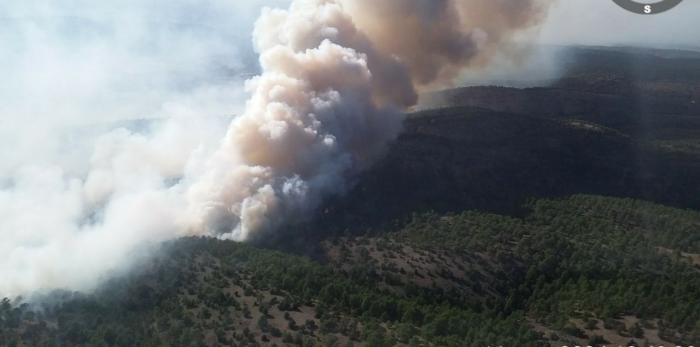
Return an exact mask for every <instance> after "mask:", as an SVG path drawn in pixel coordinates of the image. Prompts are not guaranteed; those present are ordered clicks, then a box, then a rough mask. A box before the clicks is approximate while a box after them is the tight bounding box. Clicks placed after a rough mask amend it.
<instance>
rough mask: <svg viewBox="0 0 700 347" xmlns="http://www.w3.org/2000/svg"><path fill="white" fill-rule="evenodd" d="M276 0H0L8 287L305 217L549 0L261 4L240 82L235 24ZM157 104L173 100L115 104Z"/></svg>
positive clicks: (81, 281)
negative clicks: (181, 240) (179, 242)
mask: <svg viewBox="0 0 700 347" xmlns="http://www.w3.org/2000/svg"><path fill="white" fill-rule="evenodd" d="M263 2H264V3H265V4H271V3H275V2H273V1H272V0H264V1H263V0H255V1H253V0H248V1H237V0H236V1H224V0H207V1H192V0H147V1H142V0H124V1H119V2H114V3H109V4H107V3H106V2H99V1H98V2H95V1H89V0H55V1H51V2H42V3H38V2H32V1H24V0H10V1H2V2H0V12H1V13H3V18H0V75H2V76H3V78H4V81H5V82H7V83H4V84H0V135H2V136H0V138H1V139H3V141H4V143H3V146H0V240H1V241H0V279H2V280H0V297H3V296H12V295H18V294H25V293H29V292H33V291H36V290H41V289H47V290H50V289H55V288H64V289H70V290H84V291H89V290H91V289H93V288H95V287H96V286H97V285H99V283H100V282H101V279H103V278H106V277H108V276H110V274H112V273H115V272H116V273H119V272H121V271H125V270H127V269H128V268H129V267H130V266H133V265H134V264H135V262H136V261H137V260H135V259H140V258H141V256H143V255H146V256H147V255H148V254H149V252H150V247H149V245H153V244H158V243H159V242H162V241H164V240H168V239H173V238H177V237H180V236H185V235H203V236H212V237H221V238H228V239H234V240H249V239H251V238H253V237H262V236H264V235H266V233H269V232H272V231H274V230H275V229H276V228H279V227H280V226H281V225H282V224H285V223H294V222H297V221H300V220H303V219H304V218H308V216H310V215H311V214H312V213H313V212H314V210H315V209H316V208H317V207H318V206H319V204H321V203H322V201H323V199H324V198H326V197H328V196H329V195H333V194H342V193H343V192H345V191H347V190H348V189H349V188H351V186H352V182H353V181H354V179H356V178H357V176H358V174H359V173H361V172H362V171H363V170H365V169H367V168H368V167H369V166H370V165H372V164H373V163H374V162H375V161H376V160H377V159H378V157H380V156H381V155H382V154H383V152H384V151H385V150H386V148H387V146H388V144H389V143H391V141H392V140H394V139H395V138H396V136H397V135H398V133H399V131H400V130H401V123H402V119H403V111H404V110H405V109H407V108H409V107H411V106H412V105H414V104H415V103H416V100H417V94H418V92H419V91H422V89H423V88H432V87H436V86H441V85H446V84H449V83H451V81H452V80H453V79H454V78H456V77H458V76H459V74H460V72H462V71H463V70H464V69H468V68H471V67H480V66H484V65H486V64H487V63H488V62H489V60H490V59H491V58H492V57H493V56H495V55H496V54H497V53H498V52H499V51H500V50H501V48H502V47H504V46H507V45H505V44H506V43H508V42H509V41H510V39H511V38H513V37H514V36H515V35H519V34H520V33H521V32H523V31H527V29H530V28H533V27H535V26H536V24H537V23H538V22H539V20H540V19H542V16H543V15H544V13H545V11H546V9H547V7H546V3H542V2H538V1H535V0H508V1H505V0H463V1H444V0H374V1H370V0H353V1H351V0H297V1H292V2H291V5H290V7H289V8H288V9H287V10H279V9H266V10H264V11H263V13H262V15H261V17H260V18H259V20H258V21H257V24H256V26H255V30H254V34H253V36H254V40H253V41H254V46H255V49H256V50H257V53H259V58H260V68H261V74H260V76H258V77H256V78H253V79H251V80H250V81H248V82H247V83H246V87H247V91H246V92H245V93H243V92H242V91H241V90H240V89H241V88H240V87H241V84H242V81H240V79H239V78H238V77H236V76H241V75H245V76H248V73H249V72H250V71H249V70H248V69H247V68H245V66H248V65H247V64H242V65H241V66H239V63H240V62H241V61H243V60H246V61H247V59H243V58H242V57H248V56H249V55H248V53H244V52H247V51H245V50H243V51H241V53H242V55H241V56H238V54H237V53H236V52H238V49H237V48H235V47H236V46H237V45H240V42H239V41H237V40H236V38H235V37H236V35H233V34H236V33H238V32H239V31H247V30H249V29H247V27H245V26H243V25H242V24H240V23H239V22H241V21H243V22H244V21H245V19H244V18H240V17H242V16H244V14H243V13H249V12H252V11H255V12H259V10H258V8H257V5H256V6H253V5H252V4H254V3H258V4H262V3H263ZM281 2H282V1H277V3H281ZM251 6H252V7H251ZM249 7H250V8H249ZM248 8H249V9H248ZM242 11H243V12H242ZM237 16H238V18H237ZM153 18H158V20H156V21H153V20H152V19H153ZM244 27H245V28H244ZM241 49H244V48H243V47H242V48H241ZM255 68H257V67H255ZM246 99H247V103H245V105H242V104H243V101H240V102H239V100H246ZM234 111H235V112H236V113H237V114H239V115H238V116H236V117H235V118H233V120H231V119H230V118H228V117H225V118H222V117H210V116H221V115H223V114H226V113H228V112H234ZM143 117H146V118H159V119H160V120H159V121H155V120H153V121H151V122H146V123H144V124H143V125H138V124H139V123H141V122H126V123H128V124H131V125H123V126H120V125H119V124H113V123H112V122H110V121H109V120H127V119H142V118H143ZM102 123H105V124H103V125H104V129H103V127H102V125H100V126H98V125H99V124H102ZM91 124H92V125H91Z"/></svg>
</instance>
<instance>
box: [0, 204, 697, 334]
mask: <svg viewBox="0 0 700 347" xmlns="http://www.w3.org/2000/svg"><path fill="white" fill-rule="evenodd" d="M528 208H529V209H530V211H531V212H530V213H529V214H528V215H527V216H525V217H523V218H513V217H507V216H500V215H495V214H486V213H483V212H475V211H465V212H463V213H455V214H446V215H445V214H443V215H441V214H435V213H424V214H416V215H415V216H414V217H413V218H412V220H411V221H409V222H408V223H404V224H403V225H401V226H399V227H397V228H396V229H395V230H387V231H385V232H382V233H377V232H373V233H371V234H367V235H362V236H346V237H341V238H338V239H334V240H328V241H327V242H326V245H325V248H326V249H327V251H328V255H329V256H328V258H327V259H326V260H312V259H309V258H305V257H301V256H294V255H290V254H287V253H282V252H278V251H274V250H270V249H262V248H257V247H256V246H253V245H247V244H239V243H234V242H229V241H220V240H216V239H207V238H185V239H180V240H176V241H172V242H168V243H166V244H164V245H163V246H162V250H161V251H160V252H158V255H157V256H155V257H153V258H152V259H150V260H149V261H148V262H147V264H146V265H145V266H143V267H141V269H140V270H138V271H136V272H134V273H132V274H130V275H127V276H125V277H120V278H114V279H112V280H110V281H109V282H107V283H105V284H104V285H103V286H102V287H101V288H100V289H99V290H97V291H96V292H95V293H93V294H80V293H66V292H55V293H52V294H51V295H49V296H48V297H47V298H46V299H45V300H42V301H40V302H42V303H41V304H38V306H37V304H31V305H30V304H27V303H21V301H17V300H16V299H15V298H11V299H5V300H3V302H2V305H1V306H0V327H1V328H0V337H1V339H0V341H4V345H7V346H17V345H27V346H34V345H39V346H59V345H60V346H63V345H74V346H136V345H138V346H162V345H173V346H174V345H177V346H201V345H207V346H225V345H241V346H243V345H250V346H254V345H278V346H283V345H303V346H349V345H356V346H362V345H366V346H393V345H411V346H429V345H433V346H465V345H470V346H486V345H494V344H496V345H504V346H541V345H546V344H548V343H552V344H553V345H557V344H562V343H566V342H567V341H570V342H572V343H578V342H582V343H594V344H595V343H603V342H604V341H606V338H608V339H610V338H614V339H625V340H626V341H632V342H635V343H638V344H640V345H642V344H643V343H645V342H664V341H665V342H668V343H677V344H691V343H697V342H698V341H700V302H699V301H698V297H700V261H699V260H700V258H698V255H700V238H699V237H698V233H697V232H696V230H697V228H698V226H700V213H698V212H694V211H689V210H680V209H675V208H668V207H664V206H660V205H656V204H652V203H647V202H643V201H637V200H631V199H615V198H605V197H599V196H589V195H577V196H572V197H569V198H565V199H548V200H534V201H531V202H530V203H529V204H528ZM333 254H335V256H334V255H333ZM356 255H357V256H358V257H357V259H355V258H354V257H355V256H356ZM360 255H361V256H360ZM340 257H343V258H342V259H343V261H342V262H340V261H337V260H339V259H341V258H340ZM385 257H386V258H387V259H393V261H388V260H386V259H385V260H382V259H384V258H385ZM377 260H382V261H377ZM418 263H421V265H419V264H418ZM396 264H399V265H396ZM410 271H413V272H410ZM425 278H431V279H432V282H431V283H428V282H425V281H423V280H422V279H425ZM450 283H451V284H450ZM630 322H633V323H631V324H630ZM597 332H604V333H601V334H600V335H598V334H597ZM603 335H605V336H603ZM616 341H617V340H616ZM616 341H609V340H607V342H608V343H610V342H616Z"/></svg>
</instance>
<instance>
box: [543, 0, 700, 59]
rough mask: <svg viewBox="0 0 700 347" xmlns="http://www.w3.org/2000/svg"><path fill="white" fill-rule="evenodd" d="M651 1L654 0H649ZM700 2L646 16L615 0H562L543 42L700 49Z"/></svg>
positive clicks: (691, 1)
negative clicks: (627, 9)
mask: <svg viewBox="0 0 700 347" xmlns="http://www.w3.org/2000/svg"><path fill="white" fill-rule="evenodd" d="M647 2H650V1H647ZM698 18H700V1H697V0H685V1H683V2H682V3H681V4H680V5H678V7H676V8H675V9H673V10H671V11H669V12H665V13H661V14H657V15H653V16H643V15H638V14H634V13H630V12H627V11H625V10H623V9H621V8H619V7H618V6H617V5H616V4H614V3H613V1H612V0H561V1H559V2H558V3H557V4H556V5H555V6H554V8H553V9H552V12H551V13H550V16H549V18H548V20H547V22H546V23H545V25H544V26H543V28H542V31H541V37H540V40H541V42H543V43H555V44H579V45H635V46H653V47H674V46H676V47H688V48H690V47H696V48H700V35H698V33H699V32H700V21H699V20H698Z"/></svg>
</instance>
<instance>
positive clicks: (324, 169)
mask: <svg viewBox="0 0 700 347" xmlns="http://www.w3.org/2000/svg"><path fill="white" fill-rule="evenodd" d="M544 7H545V6H544V5H543V4H542V3H540V2H536V1H517V2H515V1H492V0H473V1H448V0H444V1H435V0H430V1H427V0H411V1H409V0H388V1H379V2H377V1H370V0H352V1H351V0H335V1H333V0H300V1H295V2H294V3H293V4H292V5H291V7H290V9H289V10H287V11H285V10H265V11H264V12H263V14H262V16H261V18H260V19H259V20H258V23H257V25H256V29H255V33H254V42H255V45H256V47H257V49H258V50H259V52H260V54H261V58H260V61H261V65H262V68H263V71H264V73H263V74H262V75H261V76H260V77H257V78H255V79H253V80H252V81H250V85H249V87H250V89H251V91H252V93H253V96H252V98H251V100H250V101H249V102H248V105H247V108H246V112H245V113H244V114H243V115H242V116H241V117H239V118H237V119H236V120H234V122H233V124H232V125H231V128H230V129H229V132H228V135H227V137H226V139H225V140H224V141H225V143H224V146H223V148H222V150H221V152H220V153H218V154H217V156H216V157H215V158H214V160H213V162H212V163H211V166H212V167H211V168H210V172H209V173H208V174H207V176H206V177H205V178H204V179H203V180H202V181H201V182H199V183H197V184H196V185H195V186H194V187H193V192H192V194H193V199H194V200H195V203H194V204H193V206H195V208H197V209H199V211H198V212H199V214H200V215H201V217H200V219H199V220H198V224H197V225H198V226H199V228H203V229H206V228H213V230H214V231H215V232H223V233H224V234H225V235H226V236H227V237H231V238H233V239H237V240H245V239H247V238H249V237H250V236H251V233H254V232H256V231H265V230H270V229H274V228H275V227H277V226H278V225H279V223H281V222H289V221H290V219H294V218H299V217H303V216H305V215H307V213H308V212H310V211H312V210H313V209H314V208H315V207H316V206H317V205H318V203H319V202H320V201H321V200H322V198H323V197H324V196H325V195H327V194H335V193H342V192H343V191H344V190H345V189H346V188H347V186H346V185H347V182H348V180H347V179H348V177H352V176H354V174H355V173H356V172H358V171H359V170H362V169H363V168H365V167H367V166H368V165H369V163H371V162H372V161H373V160H374V159H375V158H376V157H377V156H378V155H379V154H380V153H381V152H382V150H383V149H385V147H386V145H387V144H388V143H389V142H390V141H391V140H392V139H393V138H395V136H396V135H397V134H398V131H399V128H400V124H401V115H400V112H399V111H400V110H402V109H404V108H406V107H408V106H412V105H414V104H415V103H416V101H417V92H416V86H421V85H430V84H433V83H444V82H445V81H449V80H451V79H454V78H456V77H457V76H458V75H459V70H461V69H464V68H465V67H468V66H469V65H470V64H472V63H480V62H479V60H482V59H484V57H485V56H488V55H490V54H493V52H494V51H495V50H496V49H497V47H498V46H499V45H500V44H501V43H503V40H504V39H505V38H508V37H510V36H511V35H513V33H515V32H516V31H518V30H522V29H525V28H528V27H530V26H532V25H534V24H535V23H537V22H539V20H540V19H541V18H542V13H543V11H544ZM477 14H478V15H477ZM414 82H415V84H414ZM200 230H201V229H200Z"/></svg>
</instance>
